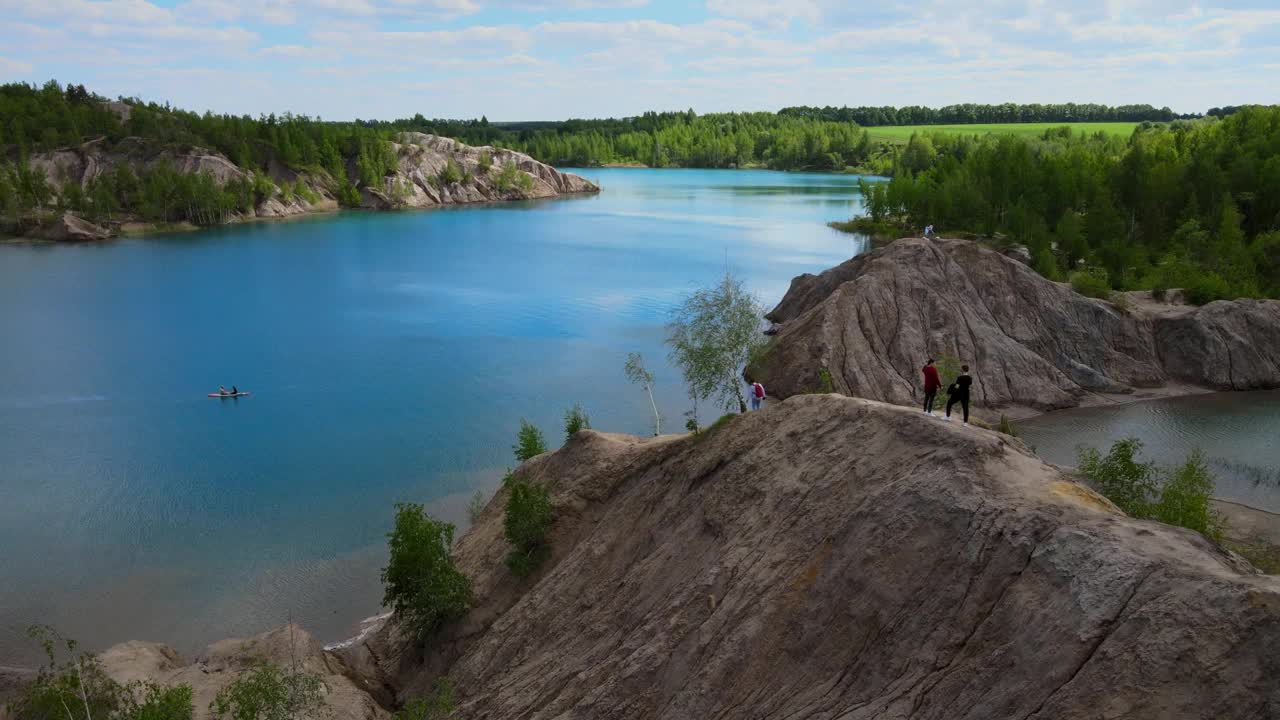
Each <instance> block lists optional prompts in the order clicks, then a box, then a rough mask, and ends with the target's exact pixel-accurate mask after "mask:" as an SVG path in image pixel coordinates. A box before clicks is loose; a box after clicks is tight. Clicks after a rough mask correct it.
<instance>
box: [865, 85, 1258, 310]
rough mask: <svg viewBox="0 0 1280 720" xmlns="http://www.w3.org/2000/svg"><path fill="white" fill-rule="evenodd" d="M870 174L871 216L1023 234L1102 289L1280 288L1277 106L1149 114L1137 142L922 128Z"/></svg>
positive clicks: (1046, 256)
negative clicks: (885, 168)
mask: <svg viewBox="0 0 1280 720" xmlns="http://www.w3.org/2000/svg"><path fill="white" fill-rule="evenodd" d="M862 185H863V187H862V190H863V193H864V200H865V204H866V213H867V217H866V220H867V221H868V222H867V225H869V226H870V227H874V228H880V229H883V230H893V231H903V230H908V229H910V230H912V231H915V232H918V230H919V228H921V227H923V226H925V225H928V224H932V225H935V226H936V227H937V228H938V229H939V230H941V231H944V232H948V231H950V232H960V231H967V232H973V233H976V234H979V235H982V236H987V237H992V236H995V237H1000V238H1003V239H1004V240H1005V241H1006V242H1016V243H1022V244H1025V245H1026V246H1027V247H1028V248H1029V249H1030V252H1031V255H1032V262H1033V265H1034V267H1035V268H1036V270H1038V271H1039V272H1040V273H1042V274H1043V275H1045V276H1046V277H1050V278H1054V279H1063V280H1067V279H1069V280H1070V281H1071V282H1072V284H1073V286H1075V287H1076V288H1077V289H1079V290H1082V291H1084V292H1088V293H1089V294H1093V295H1096V296H1106V295H1107V294H1108V293H1109V291H1110V290H1135V289H1151V290H1153V291H1154V292H1155V293H1156V294H1157V295H1161V294H1162V293H1163V292H1164V291H1165V290H1167V289H1169V288H1182V289H1184V290H1185V291H1186V297H1187V299H1188V300H1191V301H1192V302H1196V303H1198V304H1199V303H1203V302H1208V301H1211V300H1214V299H1219V298H1237V297H1277V296H1280V107H1246V108H1240V109H1238V111H1236V112H1234V113H1232V114H1229V115H1227V116H1225V117H1223V118H1222V119H1220V120H1219V119H1216V117H1210V118H1206V119H1202V120H1197V121H1194V122H1174V123H1171V124H1169V125H1167V126H1166V125H1159V124H1156V125H1147V124H1144V125H1140V126H1139V128H1138V130H1137V131H1135V132H1134V134H1133V135H1132V136H1131V137H1130V138H1129V139H1128V140H1127V141H1126V140H1123V139H1119V138H1116V137H1113V136H1107V135H1104V134H1101V133H1097V134H1093V135H1088V136H1082V135H1081V134H1079V133H1075V132H1073V131H1072V130H1071V129H1070V128H1067V127H1064V128H1058V129H1053V130H1049V131H1046V132H1045V133H1044V134H1043V136H1041V137H1039V138H1024V137H1015V136H1010V135H987V136H981V137H979V136H961V135H945V134H936V135H930V134H924V133H919V134H916V135H914V136H913V137H912V138H911V140H910V141H909V142H908V143H907V145H906V147H905V148H904V149H903V150H902V152H901V153H900V154H899V155H898V156H897V157H896V159H895V162H894V171H893V177H892V179H891V180H890V181H889V182H887V183H877V182H863V183H862Z"/></svg>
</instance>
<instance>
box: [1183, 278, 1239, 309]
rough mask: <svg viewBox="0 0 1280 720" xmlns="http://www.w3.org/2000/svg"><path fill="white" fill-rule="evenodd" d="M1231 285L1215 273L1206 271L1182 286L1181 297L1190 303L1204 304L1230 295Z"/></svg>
mask: <svg viewBox="0 0 1280 720" xmlns="http://www.w3.org/2000/svg"><path fill="white" fill-rule="evenodd" d="M1232 295H1233V293H1232V292H1231V286H1230V285H1228V284H1227V281H1226V280H1223V279H1222V277H1221V276H1219V275H1218V274H1217V273H1213V272H1207V273H1205V274H1203V275H1200V276H1198V277H1196V278H1195V279H1193V280H1192V281H1191V282H1189V283H1187V284H1186V285H1185V286H1184V287H1183V288H1182V298H1183V299H1184V300H1186V301H1187V302H1189V303H1191V304H1192V305H1204V304H1206V303H1211V302H1213V301H1214V300H1225V299H1227V298H1230V297H1232Z"/></svg>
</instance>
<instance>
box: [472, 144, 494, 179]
mask: <svg viewBox="0 0 1280 720" xmlns="http://www.w3.org/2000/svg"><path fill="white" fill-rule="evenodd" d="M492 167H493V155H491V154H490V153H489V151H488V150H485V151H483V152H481V153H480V157H479V158H478V159H477V160H476V169H477V170H479V171H480V172H481V174H484V175H488V174H489V170H490V169H491V168H492Z"/></svg>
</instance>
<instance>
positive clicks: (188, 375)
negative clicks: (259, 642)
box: [0, 170, 860, 664]
mask: <svg viewBox="0 0 1280 720" xmlns="http://www.w3.org/2000/svg"><path fill="white" fill-rule="evenodd" d="M583 174H584V175H587V176H588V177H590V178H592V179H593V180H596V181H598V182H599V183H600V184H601V185H602V187H603V188H604V192H602V193H601V194H600V195H598V196H594V197H579V198H568V199H562V200H555V201H548V202H540V203H526V204H518V205H501V206H493V207H474V208H456V209H447V210H435V211H427V212H410V213H401V214H376V213H344V214H339V215H335V216H329V217H317V218H308V219H302V220H295V221H289V222H276V223H260V224H253V225H245V226H239V227H232V228H226V229H219V230H211V231H205V232H201V233H194V234H185V235H175V236H167V237H150V238H146V239H136V240H122V241H116V242H111V243H107V244H103V245H94V246H83V247H74V246H48V245H46V246H20V245H4V246H0V338H2V339H0V343H2V344H0V548H2V549H3V550H2V551H0V578H3V582H0V664H4V663H5V662H8V663H10V664H13V663H17V662H27V661H30V660H31V659H33V657H34V650H35V648H32V647H31V646H30V645H29V644H27V643H26V641H25V640H24V639H23V638H22V633H21V630H22V627H23V626H24V625H26V624H28V623H32V622H45V623H51V624H53V625H55V626H57V627H58V628H60V629H61V630H62V631H63V632H64V633H65V634H67V635H69V636H71V637H75V638H79V639H80V640H81V641H83V642H84V643H86V644H87V645H88V646H89V647H96V648H100V647H103V646H105V645H107V644H110V643H113V642H116V641H119V640H123V639H128V638H141V639H151V640H162V641H166V642H170V643H172V644H174V645H176V646H177V647H178V648H179V649H180V650H182V651H184V652H192V651H194V650H196V649H198V648H199V647H201V646H202V645H203V644H205V643H207V642H209V641H211V640H215V639H219V638H223V637H228V636H234V635H243V634H248V633H254V632H258V631H261V630H264V629H266V628H269V627H273V626H276V625H279V624H281V623H283V622H284V621H285V620H287V619H288V618H290V617H292V618H294V619H296V620H298V621H300V622H301V623H302V624H303V625H304V626H306V627H307V628H309V629H310V630H312V631H313V632H314V633H315V634H316V635H317V636H318V637H319V638H320V639H321V640H322V641H334V640H339V639H341V638H343V637H345V636H347V635H349V634H350V633H352V632H354V629H355V624H356V622H357V621H358V620H359V619H360V618H362V617H365V616H368V615H370V614H373V613H374V612H376V611H377V610H378V605H379V600H380V599H381V593H380V588H379V583H378V572H379V568H380V567H381V565H382V563H383V561H384V558H385V552H384V549H383V548H384V539H383V534H384V533H385V532H386V530H387V528H388V526H389V525H390V521H391V518H392V513H393V508H392V506H393V503H395V502H396V501H401V500H412V501H417V502H426V503H429V504H431V507H432V508H433V509H434V511H436V512H438V513H440V514H442V515H444V516H446V517H449V518H451V519H453V520H455V521H462V520H463V516H464V515H465V513H464V511H463V508H464V507H465V504H466V501H467V499H468V497H469V496H470V495H471V494H472V493H473V492H474V491H475V490H476V489H478V488H479V489H483V490H485V491H488V490H491V489H492V488H493V487H494V486H495V485H496V484H497V482H498V479H499V478H500V476H501V474H502V473H503V471H504V469H505V468H506V467H507V466H509V465H511V464H512V460H511V452H510V445H511V442H512V439H513V436H514V433H515V430H516V427H517V425H518V423H519V420H520V418H521V417H526V418H529V419H530V420H532V421H534V422H535V423H537V424H538V425H540V426H541V427H542V428H543V430H544V432H545V433H546V434H547V436H548V440H549V442H550V444H551V445H552V446H553V447H554V446H555V445H558V444H559V442H560V439H561V438H560V430H559V428H560V427H561V426H562V421H561V416H562V413H563V412H564V410H565V408H566V407H567V406H569V405H570V404H572V403H574V402H582V403H583V404H584V405H585V406H586V408H587V410H588V411H589V412H590V414H591V417H592V420H593V422H594V424H595V426H596V427H597V428H601V429H608V430H614V431H625V432H635V433H642V432H645V431H646V429H647V428H648V427H649V425H648V423H649V412H650V411H649V405H648V400H647V399H646V398H645V397H644V395H643V393H642V392H641V391H640V390H639V389H638V388H636V387H634V386H631V385H628V384H627V382H626V380H625V378H624V377H623V374H622V365H623V362H624V360H625V358H626V355H627V353H628V352H631V351H639V352H642V353H644V355H645V357H646V358H647V360H648V362H649V364H650V365H651V367H652V369H653V370H655V372H656V374H657V400H658V404H659V406H660V409H661V411H662V414H663V416H664V422H665V426H666V427H667V428H670V429H672V430H675V429H677V428H679V427H681V426H683V418H682V413H683V412H684V410H685V409H686V408H687V401H686V400H685V397H684V393H683V392H682V391H681V389H680V383H679V378H678V375H677V374H676V373H675V372H674V371H672V370H671V369H670V368H669V367H667V365H666V363H665V354H666V353H665V350H664V348H663V347H662V337H663V323H664V322H665V320H666V319H667V316H668V313H669V311H670V309H671V308H672V306H673V305H674V304H675V303H677V302H678V300H679V298H680V297H681V295H682V294H683V293H686V292H687V291H689V290H690V289H692V288H694V287H696V286H699V285H704V284H707V283H710V282H713V281H714V280H715V279H716V278H717V277H718V276H719V274H720V273H721V272H723V270H724V267H725V265H726V263H727V264H728V265H729V266H730V267H731V268H732V269H733V270H734V271H735V272H736V273H738V274H739V275H741V276H742V277H743V278H744V279H745V280H746V282H747V284H748V286H749V287H750V288H751V289H753V290H754V291H755V292H757V293H758V294H759V295H760V297H761V299H762V300H764V301H765V303H766V304H767V305H772V304H773V303H775V302H776V301H777V300H778V299H780V298H781V296H782V294H783V293H784V292H785V291H786V288H787V287H788V285H789V283H790V280H791V278H792V277H794V276H795V275H798V274H800V273H803V272H816V271H819V270H822V269H824V268H827V267H829V266H831V265H834V264H836V263H838V262H840V261H842V260H845V259H847V258H848V257H850V256H851V255H853V254H855V253H856V252H858V251H859V250H860V243H859V241H858V240H857V239H856V238H854V237H852V236H849V235H844V234H840V233H837V232H835V231H833V230H830V229H829V228H827V227H825V222H826V221H829V220H833V219H843V218H846V217H848V216H849V215H850V214H851V213H852V212H853V210H854V209H855V208H854V203H855V202H856V198H857V188H856V178H853V177H848V176H833V175H806V174H784V173H773V172H764V171H696V170H590V171H584V173H583ZM233 383H234V384H236V385H238V386H239V387H240V389H242V390H250V391H252V392H253V395H252V397H248V398H242V399H238V400H224V399H209V398H206V397H205V394H206V393H208V392H210V391H213V390H216V389H217V386H218V385H219V384H225V385H227V386H228V387H229V386H230V385H231V384H233ZM711 419H713V418H712V417H711V412H710V411H706V412H705V415H704V420H705V421H709V420H711Z"/></svg>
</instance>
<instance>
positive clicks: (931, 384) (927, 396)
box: [921, 358, 942, 416]
mask: <svg viewBox="0 0 1280 720" xmlns="http://www.w3.org/2000/svg"><path fill="white" fill-rule="evenodd" d="M921 372H922V373H924V414H925V415H929V416H932V415H933V399H934V398H935V397H937V396H938V388H940V387H942V380H941V379H940V378H939V377H938V368H936V367H934V366H933V358H929V362H927V363H925V366H924V368H922V369H921Z"/></svg>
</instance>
